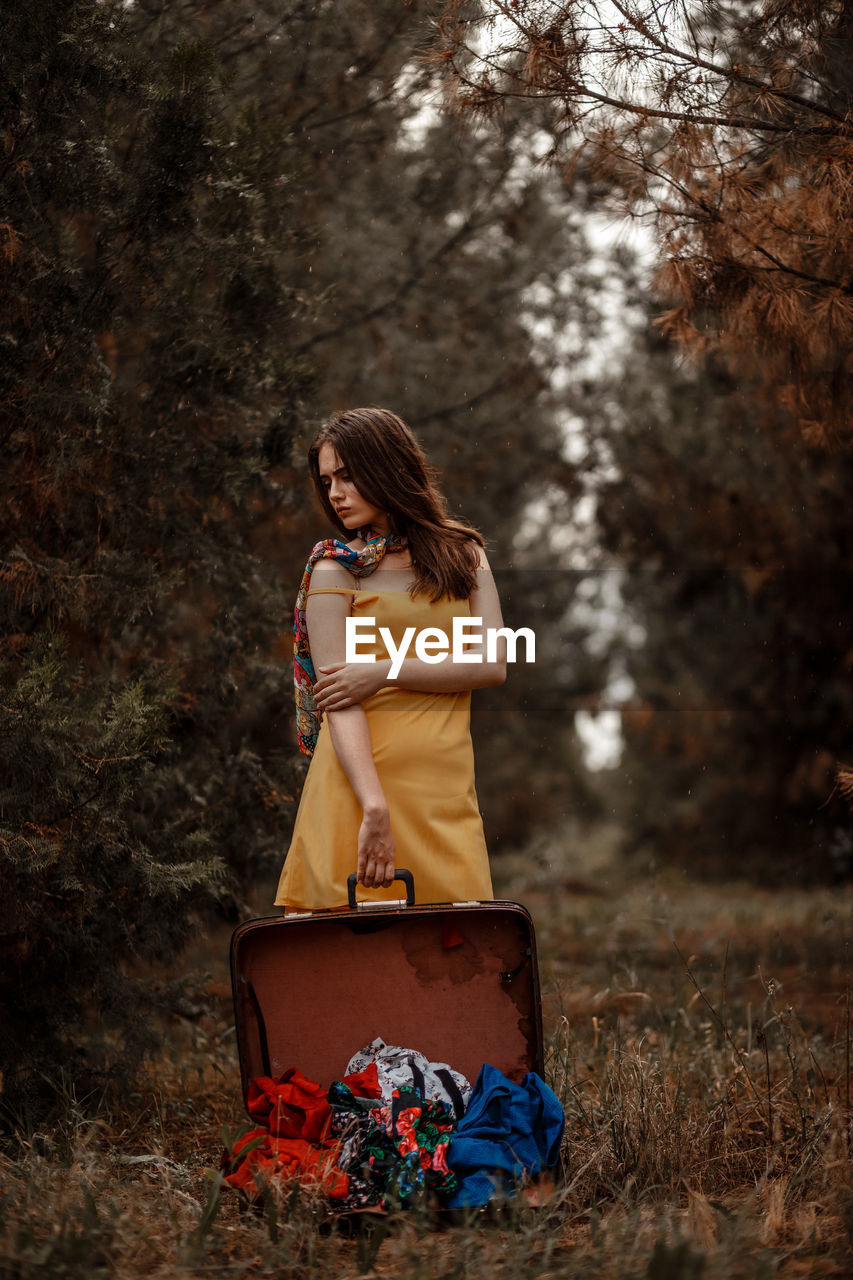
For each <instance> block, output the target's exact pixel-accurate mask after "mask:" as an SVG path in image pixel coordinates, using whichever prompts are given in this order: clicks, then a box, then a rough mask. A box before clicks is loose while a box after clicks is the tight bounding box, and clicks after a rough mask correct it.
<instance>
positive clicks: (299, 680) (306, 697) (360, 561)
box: [293, 528, 407, 756]
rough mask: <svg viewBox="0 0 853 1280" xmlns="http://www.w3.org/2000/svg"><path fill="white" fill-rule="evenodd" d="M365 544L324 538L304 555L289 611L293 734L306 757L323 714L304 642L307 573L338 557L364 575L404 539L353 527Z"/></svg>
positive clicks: (401, 545)
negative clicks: (355, 547) (356, 548)
mask: <svg viewBox="0 0 853 1280" xmlns="http://www.w3.org/2000/svg"><path fill="white" fill-rule="evenodd" d="M356 533H357V536H358V537H359V538H361V539H362V540H363V541H364V543H365V546H364V547H362V549H361V551H353V550H352V548H351V547H348V546H347V545H346V543H344V542H338V541H337V540H336V539H335V538H325V539H324V540H323V541H322V542H318V543H317V545H316V546H315V547H314V549H313V551H312V552H311V554H310V556H309V557H308V563H307V564H306V566H305V572H304V573H303V575H302V581H301V582H300V584H299V593H298V594H297V597H296V608H295V609H294V611H293V683H294V688H295V698H296V733H297V737H298V739H299V750H300V751H301V752H302V753H303V754H304V755H306V756H313V754H314V748H315V746H316V745H317V734H318V733H319V732H320V721H321V720H322V718H323V713H322V712H321V711H318V709H317V705H316V703H315V702H314V681H315V680H316V679H317V675H316V672H315V671H314V663H313V661H312V659H311V646H310V645H309V643H308V628H307V626H306V625H305V603H306V601H307V598H308V589H309V587H310V585H311V574H312V572H313V569H314V565H315V564H316V563H317V561H318V560H340V562H341V564H343V565H344V567H345V568H346V569H348V570H349V571H350V573H353V574H355V575H356V577H359V578H366V577H367V576H368V574H371V573H373V571H374V569H375V568H376V566H377V565H378V564H379V561H380V560H381V559H382V557H383V556H384V555H386V553H387V552H389V551H402V550H403V549H404V548H405V547H406V546H407V543H406V539H405V538H403V537H401V536H400V535H399V534H396V533H391V534H387V535H385V534H377V533H374V532H373V530H372V529H368V528H364V529H358V530H356Z"/></svg>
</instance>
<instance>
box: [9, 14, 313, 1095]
mask: <svg viewBox="0 0 853 1280" xmlns="http://www.w3.org/2000/svg"><path fill="white" fill-rule="evenodd" d="M131 18H132V15H131V14H130V13H129V11H128V10H127V9H126V8H125V7H124V6H121V5H118V4H107V5H104V4H100V3H93V2H92V0H80V2H79V3H60V2H59V0H57V2H55V3H48V4H46V5H44V6H40V7H39V8H38V11H37V12H35V13H27V12H24V11H22V10H20V9H16V10H15V12H11V13H9V15H8V18H7V20H6V22H5V26H4V45H3V50H2V54H0V57H2V61H3V73H4V76H5V78H6V80H7V83H8V84H9V86H10V93H9V96H8V99H7V102H6V106H5V109H4V110H5V119H4V127H5V129H6V136H7V139H8V145H7V148H6V154H5V159H4V165H5V181H6V203H5V212H4V219H5V221H4V232H5V258H6V270H5V273H4V277H3V282H2V308H3V314H4V316H5V323H4V326H3V334H2V342H3V344H4V346H5V349H6V353H7V355H8V356H10V357H11V359H8V360H7V361H6V362H5V363H4V372H3V375H2V380H3V385H2V393H3V400H4V406H5V415H4V426H3V434H2V438H1V439H0V443H2V449H3V461H4V481H5V498H6V501H5V503H4V508H3V512H2V516H0V582H2V595H0V632H2V636H3V640H2V649H0V658H2V666H0V705H2V727H0V732H2V738H0V753H2V759H3V769H2V778H3V784H2V798H0V857H2V863H3V880H4V894H3V899H2V906H0V938H2V954H3V966H2V978H0V987H2V1000H3V1004H4V1007H6V1008H7V1009H8V1010H9V1013H8V1014H7V1015H6V1017H5V1019H4V1023H5V1026H4V1029H5V1032H6V1034H5V1035H4V1039H3V1045H2V1048H0V1070H2V1071H3V1075H4V1088H5V1093H6V1098H7V1100H8V1102H9V1105H11V1106H12V1107H14V1106H15V1105H16V1102H15V1100H16V1098H17V1097H18V1095H19V1094H21V1093H22V1092H26V1090H27V1088H29V1087H31V1086H32V1085H33V1083H34V1082H37V1081H38V1080H39V1078H40V1076H44V1075H46V1076H47V1077H50V1078H54V1077H55V1076H56V1074H57V1072H58V1071H59V1070H65V1069H68V1070H70V1071H71V1073H72V1075H73V1076H74V1077H75V1078H76V1079H77V1080H78V1082H80V1084H81V1087H83V1088H85V1087H86V1085H87V1082H89V1083H97V1082H98V1081H100V1080H102V1079H103V1073H104V1072H107V1071H110V1070H111V1069H113V1068H115V1067H116V1066H117V1065H119V1064H121V1063H127V1062H133V1061H135V1060H137V1058H138V1054H139V1052H140V1050H141V1049H142V1048H143V1047H144V1046H145V1043H146V1040H149V1041H150V1038H151V1033H150V1032H149V1031H148V1016H147V1015H148V1013H149V1012H150V1008H151V1006H152V1005H153V1004H155V1003H157V1001H158V1000H161V999H162V998H163V997H164V994H165V989H162V988H158V987H157V985H156V984H152V983H151V982H150V981H147V980H145V979H144V977H143V974H144V970H143V969H141V968H140V965H141V964H142V963H144V962H150V961H153V960H157V961H168V960H169V959H171V958H173V957H174V954H175V952H176V950H177V949H179V948H180V947H181V946H182V945H183V942H184V940H185V939H186V937H187V936H188V933H189V932H190V931H191V929H192V927H193V923H194V922H195V921H197V920H198V918H199V913H200V912H203V911H204V910H205V909H209V908H210V906H211V905H212V904H213V903H215V902H219V903H222V904H225V903H227V901H228V900H229V899H230V898H231V895H233V891H234V888H235V881H234V880H233V872H234V871H241V870H242V871H245V868H246V867H247V866H248V865H249V864H250V863H251V862H252V860H253V859H257V858H258V857H260V856H262V854H263V851H264V850H265V849H266V848H268V847H274V846H276V845H277V844H278V843H279V836H278V832H277V828H278V826H279V823H280V819H281V815H282V813H284V812H285V811H286V808H287V800H286V799H285V798H284V796H283V795H282V789H281V788H282V781H281V780H282V779H283V778H286V777H287V773H288V769H287V767H286V765H285V764H283V763H282V762H281V761H278V760H276V746H275V740H274V734H273V733H271V731H270V727H271V725H274V724H275V718H276V715H277V714H278V715H280V714H281V712H282V710H283V707H284V705H285V699H286V692H285V688H286V686H283V682H282V678H281V670H280V667H279V665H278V662H277V659H276V657H275V656H274V654H273V648H274V645H275V644H276V642H277V633H278V630H279V625H280V624H279V619H280V618H281V616H282V615H283V613H284V606H283V602H282V600H281V598H280V596H279V589H278V583H277V581H276V577H275V572H274V568H273V567H272V566H270V565H264V564H262V562H261V561H260V560H259V558H258V556H257V554H256V552H255V550H254V548H253V545H252V540H253V537H254V536H255V530H256V528H257V526H258V524H259V522H260V521H261V520H262V519H263V518H267V517H268V515H269V513H271V512H274V511H275V508H276V505H277V503H278V490H276V489H275V488H274V487H273V485H272V484H271V483H270V480H269V478H268V475H267V473H266V469H265V464H264V461H263V454H264V434H265V430H266V425H267V422H268V421H269V420H270V419H271V418H274V419H278V418H279V417H280V415H281V413H282V406H283V405H290V406H291V408H293V407H295V406H296V404H297V403H298V397H299V395H300V394H301V392H302V389H304V387H305V385H306V381H305V379H306V371H305V369H304V367H303V368H301V369H300V371H299V372H296V373H294V371H293V369H292V368H291V365H290V362H289V357H288V351H287V347H286V344H284V343H282V342H281V341H280V338H279V337H278V335H277V334H276V333H274V330H275V329H276V326H277V325H278V324H282V323H283V322H284V320H285V318H290V317H291V316H292V315H293V314H294V310H295V309H298V307H299V305H300V304H299V302H298V300H297V298H296V295H295V293H294V290H293V288H292V287H291V285H290V284H289V283H288V280H287V271H286V265H287V258H286V253H283V252H282V244H283V243H286V242H287V231H286V228H287V226H288V220H289V218H290V198H291V197H290V193H289V192H288V191H287V189H286V184H282V183H280V182H278V181H270V180H269V175H268V174H267V175H266V176H263V175H261V177H260V178H259V171H260V170H262V169H263V167H264V165H265V164H266V165H267V167H268V166H269V162H268V153H269V149H270V147H271V146H273V145H278V141H279V140H278V138H276V139H275V140H274V141H273V140H272V139H271V138H270V136H269V135H266V136H263V135H260V134H258V133H256V131H255V126H254V125H253V122H252V119H251V116H250V115H246V114H244V115H243V116H242V117H241V118H240V121H239V139H240V142H239V144H238V141H237V133H238V125H237V124H236V123H235V124H234V125H233V127H232V125H230V124H229V123H228V122H227V119H226V117H227V112H226V111H225V110H224V105H225V97H226V95H227V83H226V80H225V78H224V77H223V75H222V74H221V71H220V68H219V65H218V61H217V59H216V56H215V54H214V52H213V50H212V49H211V47H210V46H209V45H207V44H205V43H203V42H201V43H200V42H193V41H187V40H182V41H180V40H176V41H175V43H174V44H173V45H172V46H171V47H170V48H169V49H168V50H166V51H165V52H164V53H163V56H162V57H157V56H153V55H152V56H149V55H148V54H147V53H146V51H145V49H144V46H142V45H140V43H139V42H138V39H137V36H138V32H136V31H135V30H134V28H133V24H132V21H131ZM236 115H237V113H235V116H236ZM259 297H260V298H261V299H262V304H263V305H262V306H260V304H259ZM255 309H259V310H260V311H261V313H262V315H263V317H264V320H265V326H266V327H264V325H260V326H257V325H254V324H253V323H252V322H251V319H250V312H251V311H253V310H255ZM246 707H248V711H246V710H245V709H244V708H246ZM273 762H274V767H275V781H274V780H273V775H272V774H271V773H270V771H269V769H270V765H271V763H273ZM229 863H230V865H231V868H232V880H231V884H230V889H228V888H227V886H226V865H227V864H229Z"/></svg>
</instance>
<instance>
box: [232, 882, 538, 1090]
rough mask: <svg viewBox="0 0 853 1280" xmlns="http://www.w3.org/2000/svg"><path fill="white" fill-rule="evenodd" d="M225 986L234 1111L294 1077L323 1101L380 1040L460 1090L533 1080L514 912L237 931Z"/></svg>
mask: <svg viewBox="0 0 853 1280" xmlns="http://www.w3.org/2000/svg"><path fill="white" fill-rule="evenodd" d="M231 980H232V986H233V992H234V1013H235V1021H236V1031H237V1044H238V1049H239V1055H240V1072H241V1076H242V1082H243V1097H244V1099H245V1098H246V1097H247V1095H248V1088H249V1082H250V1080H252V1079H254V1078H255V1077H257V1076H273V1077H278V1076H280V1075H281V1074H282V1073H283V1072H284V1071H286V1070H287V1069H288V1068H289V1067H297V1068H298V1069H299V1070H300V1071H301V1072H302V1073H303V1074H304V1075H306V1076H307V1077H308V1078H309V1079H312V1080H316V1081H317V1082H318V1083H319V1084H321V1085H323V1086H324V1087H328V1086H329V1085H330V1084H331V1083H332V1081H333V1080H336V1079H340V1078H341V1076H343V1075H344V1074H345V1072H346V1067H347V1063H348V1061H349V1059H350V1058H351V1057H352V1055H353V1054H354V1053H355V1052H356V1051H357V1050H359V1049H361V1048H363V1047H364V1046H365V1045H367V1044H369V1043H370V1042H371V1041H372V1040H375V1039H376V1037H377V1036H381V1037H382V1039H383V1040H384V1041H385V1042H386V1044H391V1045H402V1046H404V1047H406V1048H409V1049H417V1050H419V1051H420V1052H421V1053H423V1054H425V1055H426V1056H427V1058H429V1059H430V1061H433V1062H446V1063H448V1064H449V1065H450V1066H451V1067H453V1068H454V1069H455V1070H457V1071H461V1072H462V1073H463V1075H465V1076H467V1078H468V1079H469V1080H471V1081H472V1083H473V1081H474V1080H475V1079H476V1076H477V1074H478V1072H479V1070H480V1067H481V1066H482V1065H483V1063H484V1062H490V1063H491V1064H492V1065H493V1066H495V1067H497V1068H498V1069H499V1070H500V1071H502V1072H503V1073H504V1074H505V1075H507V1076H509V1077H510V1078H512V1079H516V1080H519V1079H521V1077H522V1076H523V1075H524V1074H525V1073H526V1072H528V1071H538V1072H539V1074H540V1075H541V1074H542V1068H543V1062H542V1057H543V1051H542V1014H541V1002H540V996H539V971H538V967H537V961H536V942H535V935H534V930H533V922H532V920H531V918H530V915H529V913H528V912H527V910H526V909H525V908H524V907H522V906H521V905H520V904H519V903H516V902H477V903H444V904H437V905H433V906H417V907H413V906H402V905H399V906H398V905H397V904H393V905H392V907H390V908H389V907H388V906H387V905H382V906H377V905H376V904H371V905H370V906H360V907H359V908H358V909H357V910H355V911H352V910H348V909H343V910H340V911H330V912H321V913H315V914H306V915H304V916H301V915H289V916H274V917H268V918H264V919H258V920H249V921H247V922H246V923H245V924H242V925H240V926H239V927H238V928H237V929H236V930H235V932H234V934H233V937H232V940H231Z"/></svg>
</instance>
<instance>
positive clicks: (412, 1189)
mask: <svg viewBox="0 0 853 1280" xmlns="http://www.w3.org/2000/svg"><path fill="white" fill-rule="evenodd" d="M348 1079H352V1077H348ZM329 1100H330V1102H332V1104H333V1116H334V1118H333V1122H332V1123H333V1131H334V1132H335V1133H336V1134H340V1135H341V1139H342V1141H341V1147H342V1150H341V1157H340V1164H341V1167H342V1168H343V1169H344V1170H346V1172H347V1173H348V1174H349V1178H350V1195H349V1197H348V1199H347V1207H353V1208H355V1207H358V1208H363V1207H365V1206H366V1205H382V1206H383V1207H386V1208H390V1207H396V1206H402V1205H407V1204H411V1203H412V1202H413V1201H416V1200H422V1199H425V1198H427V1197H428V1196H429V1195H430V1194H432V1193H434V1194H436V1195H449V1194H451V1193H452V1191H453V1189H454V1188H455V1185H456V1179H455V1176H454V1175H453V1174H452V1173H451V1171H450V1169H449V1168H448V1166H447V1144H448V1143H449V1141H450V1138H451V1134H452V1132H453V1125H454V1118H453V1114H452V1113H451V1111H450V1110H449V1108H448V1107H447V1106H446V1105H445V1104H444V1103H443V1102H427V1101H425V1100H424V1098H422V1097H421V1096H420V1094H418V1093H416V1092H415V1091H414V1090H413V1089H408V1088H406V1089H400V1090H398V1092H397V1093H396V1094H395V1095H394V1096H393V1097H392V1098H391V1101H390V1103H388V1104H385V1103H383V1104H382V1105H380V1106H377V1105H376V1104H375V1102H374V1103H373V1105H372V1106H371V1105H370V1100H369V1099H364V1098H358V1097H356V1096H355V1095H354V1094H353V1091H352V1089H351V1088H349V1086H348V1084H347V1083H346V1082H344V1081H336V1082H335V1083H334V1084H333V1085H332V1086H331V1087H330V1089H329Z"/></svg>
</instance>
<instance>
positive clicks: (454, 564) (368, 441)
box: [308, 408, 483, 600]
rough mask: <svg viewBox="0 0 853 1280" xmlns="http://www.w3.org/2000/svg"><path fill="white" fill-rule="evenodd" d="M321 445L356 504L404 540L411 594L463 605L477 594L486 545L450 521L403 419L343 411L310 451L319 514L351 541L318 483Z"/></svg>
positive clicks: (369, 411) (383, 411)
mask: <svg viewBox="0 0 853 1280" xmlns="http://www.w3.org/2000/svg"><path fill="white" fill-rule="evenodd" d="M324 444H329V445H331V446H332V448H333V449H334V450H335V452H336V453H337V455H338V457H339V458H340V460H341V463H342V464H343V466H345V467H346V468H347V471H348V472H349V474H350V477H351V479H352V482H353V484H354V485H355V487H356V488H357V489H358V491H359V493H360V494H361V496H362V497H363V498H364V499H365V500H366V501H367V502H369V503H370V504H371V505H372V506H374V507H378V508H379V510H380V511H384V512H387V514H388V519H389V523H390V525H391V528H392V530H393V531H394V532H395V533H399V534H402V535H404V536H405V537H406V538H407V540H408V543H409V553H410V555H411V557H412V568H413V569H414V573H415V583H414V587H413V594H417V593H423V594H425V595H428V596H429V597H430V599H432V600H439V599H440V598H441V597H442V596H445V595H446V596H452V597H454V598H455V599H457V600H465V599H467V597H468V596H470V594H471V592H472V591H473V590H474V587H475V586H476V581H477V577H476V575H477V565H478V563H479V550H478V548H480V547H482V546H483V538H482V536H481V535H480V534H479V533H478V532H477V530H476V529H474V528H472V527H471V526H470V525H468V524H465V523H464V522H463V521H461V520H451V518H450V517H449V516H448V514H447V503H446V501H445V499H444V497H443V495H442V494H441V493H440V491H439V489H438V488H437V486H436V471H435V468H434V467H432V466H431V465H430V463H429V462H428V461H427V458H426V454H425V453H424V451H423V449H422V448H421V446H420V445H419V444H418V442H417V440H416V439H415V437H414V436H413V435H412V432H411V430H410V428H409V427H407V426H406V424H405V422H403V420H402V418H398V417H397V415H396V413H392V412H391V411H390V409H376V408H370V409H346V410H344V411H343V412H341V413H336V414H333V416H332V417H331V418H330V419H329V421H328V422H327V423H326V425H325V426H324V427H322V428H321V430H320V431H319V433H318V435H317V437H316V439H315V440H314V441H313V443H312V445H311V447H310V449H309V450H308V466H309V468H310V471H311V479H312V480H313V481H314V488H315V489H316V490H317V494H318V496H319V498H320V502H321V503H322V504H323V509H324V511H325V512H326V514H327V515H328V517H329V519H330V520H331V522H332V524H333V525H334V526H335V527H336V528H337V529H339V530H340V532H341V533H343V534H349V532H350V531H349V530H347V529H346V527H345V526H344V525H343V524H342V523H341V521H340V520H339V519H338V517H337V515H336V514H335V509H334V507H333V506H332V504H331V502H330V501H329V495H328V493H327V491H326V488H325V486H324V485H323V483H322V481H321V479H320V463H319V454H320V449H321V448H322V446H323V445H324Z"/></svg>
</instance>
